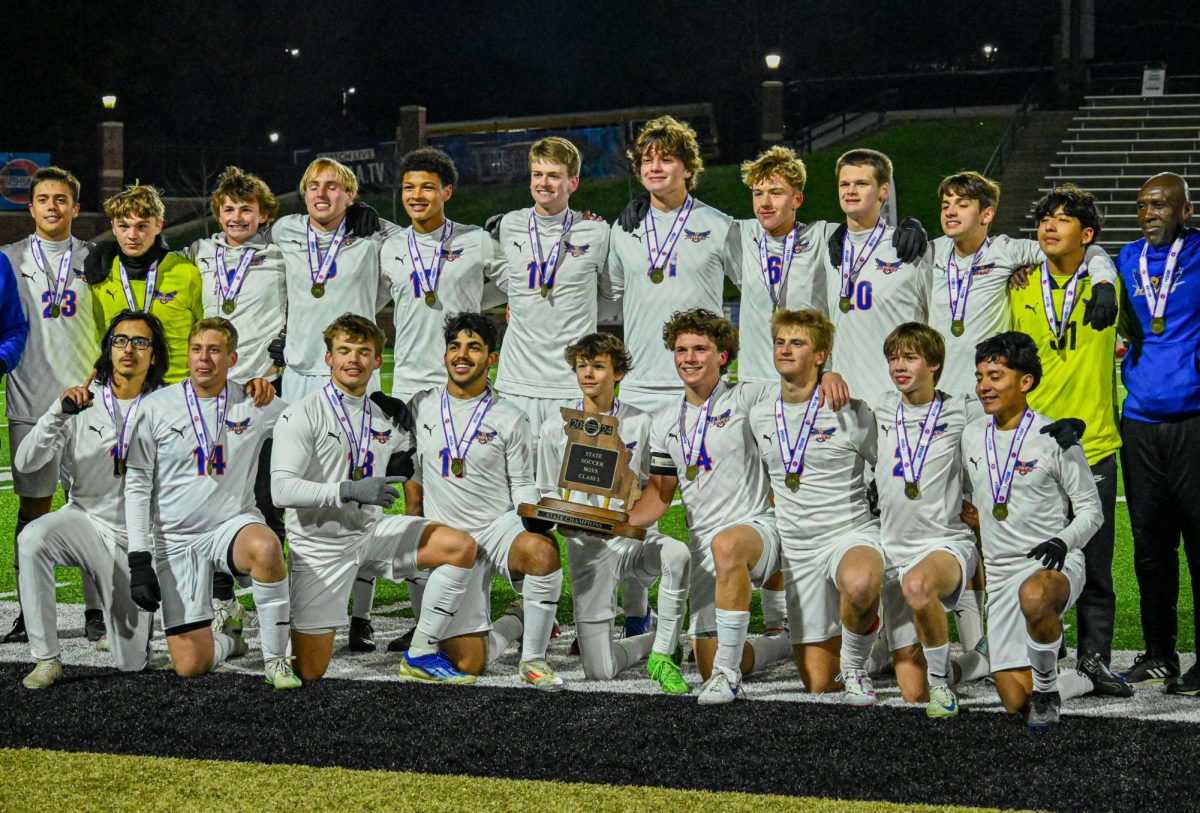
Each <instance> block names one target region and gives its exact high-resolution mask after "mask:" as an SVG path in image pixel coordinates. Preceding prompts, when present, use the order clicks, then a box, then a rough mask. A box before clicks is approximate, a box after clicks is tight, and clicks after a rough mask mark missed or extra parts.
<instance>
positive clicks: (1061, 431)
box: [1041, 418, 1087, 451]
mask: <svg viewBox="0 0 1200 813" xmlns="http://www.w3.org/2000/svg"><path fill="white" fill-rule="evenodd" d="M1086 431H1087V424H1086V423H1084V422H1083V421H1082V420H1080V419H1079V418H1063V419H1062V420H1061V421H1055V422H1054V423H1048V424H1046V425H1045V426H1043V427H1042V432H1041V433H1042V434H1043V435H1049V436H1050V437H1052V438H1054V442H1055V443H1057V444H1058V446H1059V448H1060V449H1062V450H1063V451H1066V450H1067V449H1070V448H1071V447H1072V446H1074V445H1075V444H1076V443H1078V442H1079V441H1080V440H1081V439H1082V438H1083V433H1084V432H1086Z"/></svg>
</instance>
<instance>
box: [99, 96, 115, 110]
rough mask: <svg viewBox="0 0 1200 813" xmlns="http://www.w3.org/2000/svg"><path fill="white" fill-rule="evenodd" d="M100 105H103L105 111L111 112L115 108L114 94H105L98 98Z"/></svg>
mask: <svg viewBox="0 0 1200 813" xmlns="http://www.w3.org/2000/svg"><path fill="white" fill-rule="evenodd" d="M100 103H101V104H102V105H104V109H105V110H113V109H115V108H116V106H117V97H116V95H115V94H112V93H107V94H105V95H103V96H101V97H100Z"/></svg>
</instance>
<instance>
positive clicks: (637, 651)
mask: <svg viewBox="0 0 1200 813" xmlns="http://www.w3.org/2000/svg"><path fill="white" fill-rule="evenodd" d="M653 647H654V633H653V632H647V633H645V634H644V635H631V636H630V637H628V638H622V639H620V640H619V641H613V655H614V656H616V657H615V659H614V660H615V661H616V664H617V671H618V672H623V671H625V670H626V669H628V668H629V667H630V666H633V665H634V664H635V663H637V662H638V661H641V660H644V659H645V658H646V656H647V655H649V654H650V650H651V649H652V648H653Z"/></svg>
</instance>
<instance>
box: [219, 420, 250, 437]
mask: <svg viewBox="0 0 1200 813" xmlns="http://www.w3.org/2000/svg"><path fill="white" fill-rule="evenodd" d="M225 428H226V429H227V430H229V434H231V435H244V434H245V433H246V430H247V429H249V428H250V419H249V418H247V419H246V420H244V421H225Z"/></svg>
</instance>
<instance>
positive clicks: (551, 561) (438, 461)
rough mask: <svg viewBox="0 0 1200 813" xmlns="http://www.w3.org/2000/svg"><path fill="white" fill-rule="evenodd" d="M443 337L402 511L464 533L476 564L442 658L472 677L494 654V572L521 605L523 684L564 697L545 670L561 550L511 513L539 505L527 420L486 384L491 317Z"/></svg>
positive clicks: (422, 407) (457, 317)
mask: <svg viewBox="0 0 1200 813" xmlns="http://www.w3.org/2000/svg"><path fill="white" fill-rule="evenodd" d="M443 336H444V338H445V341H446V354H445V364H446V373H447V381H446V383H445V385H444V386H441V387H437V388H435V389H428V390H424V391H423V392H421V393H418V394H417V396H416V397H415V398H414V399H413V400H412V403H411V410H412V414H413V424H414V430H413V431H414V433H415V434H416V438H417V460H418V462H417V475H416V477H417V479H418V480H419V482H420V485H421V488H420V489H418V490H417V492H416V494H415V496H416V499H415V500H414V501H412V502H410V503H409V504H408V505H407V506H406V510H407V512H408V513H409V514H410V515H414V516H425V517H428V518H429V519H431V520H434V521H435V522H440V523H444V524H446V525H450V526H452V527H455V528H459V529H461V530H463V531H466V532H467V533H469V534H470V535H471V536H472V538H473V539H474V540H475V542H476V543H478V545H479V547H480V550H481V553H482V555H481V556H480V557H479V558H478V560H477V561H476V563H475V567H474V569H473V573H474V578H473V579H472V584H471V588H470V590H469V592H468V596H467V598H466V600H465V601H464V602H463V605H462V608H461V609H460V610H459V612H458V616H457V617H456V618H455V621H454V623H453V624H452V629H451V631H450V633H449V634H448V638H447V639H443V641H442V649H443V650H444V651H446V652H447V653H448V654H449V658H450V661H451V662H452V663H453V664H454V665H455V666H456V667H457V668H458V669H460V670H461V671H463V672H467V673H469V674H473V675H478V674H481V673H482V672H483V670H484V668H486V666H487V663H488V660H489V653H490V654H491V655H492V656H493V657H494V656H498V655H499V654H500V652H501V651H502V650H501V644H500V643H499V638H498V641H497V644H496V645H493V644H492V643H491V642H489V640H488V635H487V632H488V630H489V628H490V627H491V623H490V621H489V611H490V595H491V573H492V572H493V571H495V572H496V573H498V574H499V575H501V576H504V577H505V578H506V579H508V580H509V581H510V582H511V583H512V584H513V586H514V587H515V588H516V589H517V592H519V593H520V594H521V596H522V598H523V602H522V607H523V610H522V612H523V621H522V624H521V627H522V633H521V634H522V636H523V637H522V646H521V661H520V666H519V671H520V675H521V679H522V680H524V681H525V682H526V683H527V684H529V685H531V686H533V687H534V688H536V689H539V690H542V691H549V692H555V691H560V690H562V689H563V688H564V684H563V680H562V678H560V677H559V676H558V674H557V673H555V671H554V670H553V669H552V668H551V667H550V665H549V664H548V663H547V662H546V647H547V645H548V644H549V642H550V630H551V627H553V626H554V614H555V611H556V609H557V608H558V597H559V594H560V593H561V591H562V564H561V562H560V560H559V552H558V545H557V544H555V542H554V541H553V540H552V539H551V538H550V537H549V535H548V534H549V530H550V529H549V528H548V527H542V525H541V524H538V523H535V522H533V521H529V520H522V519H521V517H520V516H518V514H517V511H516V506H517V505H519V504H520V503H523V502H531V503H536V502H537V501H538V498H539V496H540V495H539V494H538V492H537V488H536V486H535V485H534V474H533V460H532V458H531V455H530V441H529V433H530V428H529V419H528V418H527V417H526V416H525V414H524V413H523V412H521V410H519V409H518V408H516V407H514V406H513V405H512V404H509V403H508V402H506V401H505V400H504V399H502V398H497V397H496V395H495V394H494V393H493V392H492V389H491V387H490V386H489V385H488V371H489V370H490V369H491V367H492V365H494V364H495V363H496V356H497V350H498V345H499V337H498V335H497V330H496V326H495V324H494V323H493V322H492V320H491V319H490V318H488V317H486V316H484V315H483V314H480V313H459V314H454V315H452V316H450V317H448V318H447V319H446V324H445V328H444V332H443ZM415 610H416V607H415V606H414V611H415ZM506 644H507V642H504V645H506Z"/></svg>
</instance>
